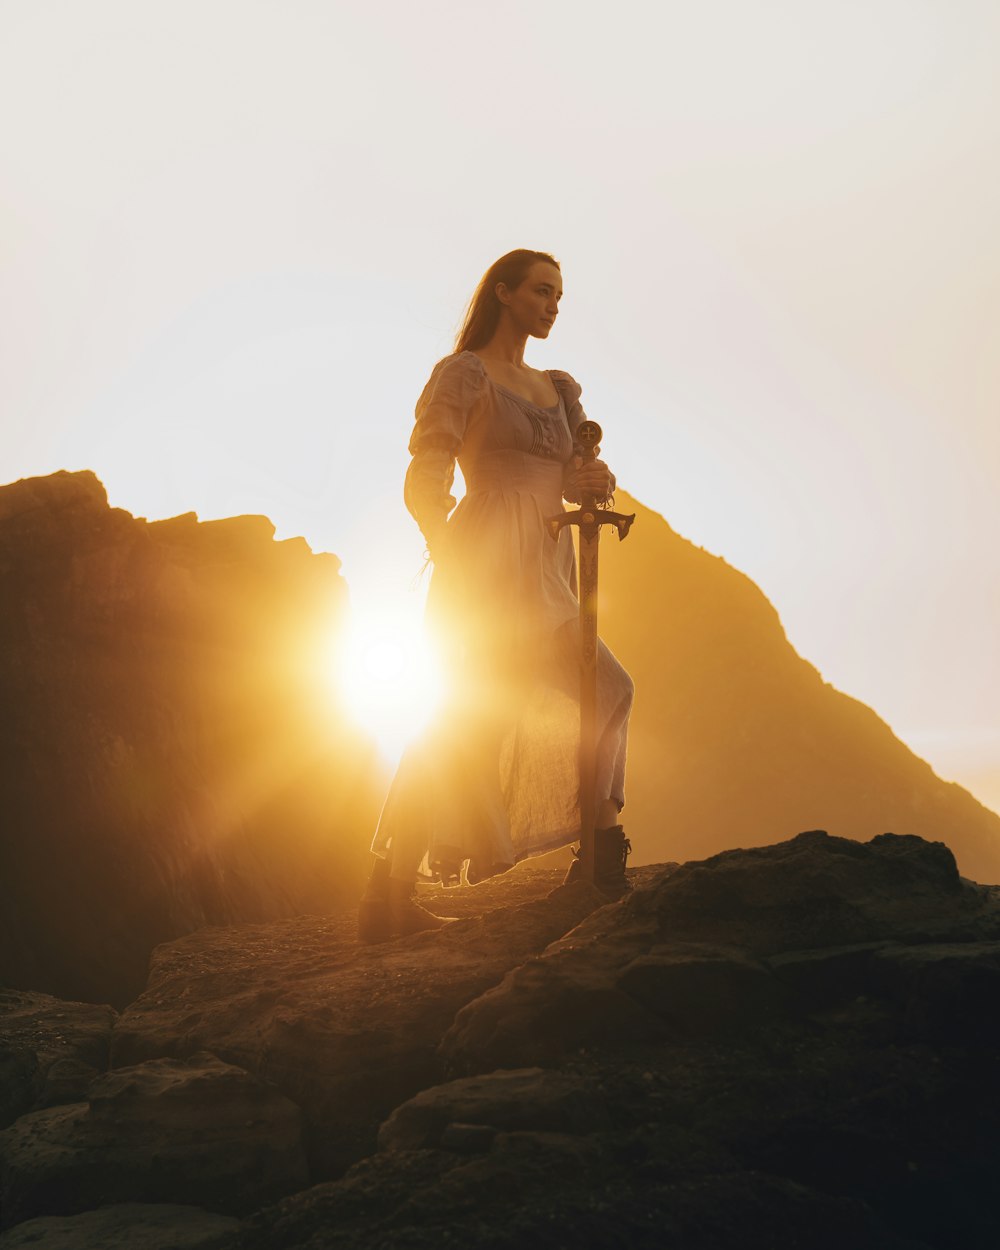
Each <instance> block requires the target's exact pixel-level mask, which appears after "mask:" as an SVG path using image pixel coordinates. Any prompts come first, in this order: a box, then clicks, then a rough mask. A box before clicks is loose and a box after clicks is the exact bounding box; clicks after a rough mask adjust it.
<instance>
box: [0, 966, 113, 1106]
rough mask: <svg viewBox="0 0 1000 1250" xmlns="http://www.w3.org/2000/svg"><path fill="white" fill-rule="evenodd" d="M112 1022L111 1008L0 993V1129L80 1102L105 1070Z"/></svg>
mask: <svg viewBox="0 0 1000 1250" xmlns="http://www.w3.org/2000/svg"><path fill="white" fill-rule="evenodd" d="M116 1019H117V1012H115V1011H114V1010H113V1009H112V1008H111V1007H99V1006H95V1005H94V1004H92V1003H67V1002H63V1001H62V1000H61V999H58V998H51V997H50V996H49V995H48V994H34V993H28V992H25V991H19V990H4V989H0V1128H4V1127H6V1125H8V1124H10V1123H11V1122H12V1121H13V1120H16V1119H17V1117H18V1116H20V1115H24V1113H25V1112H26V1111H30V1110H32V1109H33V1108H36V1107H51V1106H55V1105H56V1104H57V1103H61V1102H76V1101H78V1100H79V1099H81V1098H82V1097H83V1095H84V1091H85V1090H86V1088H87V1086H88V1085H89V1084H90V1082H91V1081H92V1080H93V1079H94V1077H95V1076H97V1075H99V1074H100V1073H101V1072H104V1071H105V1069H106V1068H107V1066H108V1057H109V1054H110V1050H111V1029H112V1026H113V1025H114V1022H115V1020H116Z"/></svg>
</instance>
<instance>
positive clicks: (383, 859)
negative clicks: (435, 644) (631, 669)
mask: <svg viewBox="0 0 1000 1250" xmlns="http://www.w3.org/2000/svg"><path fill="white" fill-rule="evenodd" d="M561 298H562V275H561V273H560V269H559V265H558V263H557V262H556V261H555V260H554V259H553V258H552V257H551V256H549V255H548V254H547V253H545V252H534V251H528V250H526V249H518V250H517V251H513V252H509V253H508V254H507V255H506V256H502V257H501V258H500V259H499V260H498V261H496V262H495V264H493V265H491V266H490V268H489V269H488V270H487V272H486V273H485V275H484V276H483V279H482V281H481V282H480V284H479V286H478V288H477V289H476V293H475V295H474V296H473V298H472V301H471V302H470V305H469V309H468V312H467V314H466V317H465V322H464V324H463V326H462V329H461V331H460V332H459V335H458V339H457V341H456V345H455V352H454V353H453V354H452V355H451V356H446V357H445V358H444V359H443V360H441V361H439V362H438V364H437V365H436V366H435V368H434V371H433V372H432V374H431V377H430V380H429V381H428V383H427V385H426V386H425V387H424V390H423V393H422V394H421V396H420V399H419V400H418V402H417V408H416V425H415V427H414V430H413V435H412V437H411V439H410V453H411V455H412V457H413V459H412V461H411V463H410V467H409V469H408V471H407V475H406V484H405V488H404V497H405V501H406V505H407V507H408V508H409V510H410V512H411V513H412V515H413V517H414V519H415V520H416V522H417V524H418V525H419V526H420V529H421V531H422V532H423V534H424V537H425V538H426V540H427V547H428V551H429V554H430V557H431V559H432V560H433V562H434V566H435V568H434V576H433V578H432V581H431V587H430V591H429V594H428V617H429V620H430V622H431V624H432V627H433V628H434V630H435V631H436V633H437V635H438V638H439V640H440V641H441V642H442V643H443V647H442V650H443V651H444V653H445V654H446V659H447V665H448V669H449V674H450V678H451V686H452V690H451V693H450V695H449V698H448V699H447V701H446V704H445V710H444V711H443V712H442V713H441V714H440V715H439V717H438V718H437V721H436V722H435V724H434V726H433V727H432V728H431V729H430V730H429V731H428V732H427V733H425V734H424V735H423V736H422V738H421V739H420V741H419V742H417V743H415V744H414V745H413V746H412V747H411V748H410V749H409V750H408V751H407V752H406V753H405V755H404V756H403V759H402V761H401V763H400V766H399V769H398V771H397V773H396V777H395V779H394V781H393V783H392V786H391V788H390V791H389V795H388V797H387V799H386V802H385V806H384V808H383V810H382V816H381V818H380V821H379V828H378V832H377V833H376V835H375V841H374V843H373V846H372V850H373V851H374V853H375V855H376V861H375V868H374V869H373V872H372V878H371V881H370V882H369V886H368V890H367V892H366V894H365V897H364V899H363V900H362V904H361V912H360V918H359V927H360V933H361V937H362V938H363V939H365V940H368V941H379V940H383V939H385V938H387V937H392V936H395V935H398V934H402V933H412V932H416V931H417V930H420V929H429V928H437V927H440V926H441V925H442V924H444V923H446V922H445V921H444V920H443V919H441V918H440V917H437V916H434V915H432V914H431V913H430V912H428V911H426V910H425V909H424V908H422V907H420V906H419V905H418V904H417V903H416V902H415V900H414V898H413V894H414V883H415V879H416V875H417V870H418V867H419V865H420V862H421V861H422V859H423V857H424V855H425V853H427V854H429V859H430V862H431V863H437V864H448V865H452V866H456V867H457V866H458V865H460V864H461V863H462V862H463V861H465V860H468V865H469V866H468V877H469V880H470V881H473V882H475V881H477V880H481V879H483V878H484V877H487V876H491V875H494V874H495V873H497V872H502V871H504V870H505V869H507V868H509V867H510V866H511V865H512V864H514V863H516V862H517V861H518V860H520V859H524V858H527V857H528V856H531V855H538V854H542V853H543V852H545V851H550V850H553V849H555V848H556V847H560V846H566V845H568V844H569V843H571V842H573V841H575V840H576V839H577V838H578V837H579V830H580V810H579V741H580V710H579V684H580V677H579V654H580V652H579V604H578V602H577V597H576V578H575V567H574V550H573V540H572V537H571V535H570V532H569V530H568V528H567V527H564V528H563V530H562V533H561V535H560V537H559V539H558V541H554V540H553V539H552V538H551V537H550V535H549V533H548V531H547V530H546V527H545V525H544V521H545V518H546V517H549V516H553V515H556V514H558V513H559V512H561V511H562V508H563V503H562V501H563V498H566V499H571V500H573V499H579V496H580V494H581V492H590V493H592V494H594V495H596V496H597V497H598V499H605V498H607V497H609V496H610V495H611V492H612V491H613V490H614V486H615V480H614V477H613V476H612V474H611V472H610V471H609V469H608V467H607V465H606V464H604V463H603V462H602V461H600V460H594V461H592V462H590V463H587V464H584V462H583V460H582V458H581V456H580V454H579V453H580V448H579V446H577V445H575V443H574V432H575V431H576V430H577V428H578V427H579V425H580V423H581V422H582V421H583V420H585V416H584V412H583V409H582V407H581V406H580V387H579V386H578V385H577V383H576V382H575V381H574V380H573V378H572V377H570V375H569V374H568V373H563V372H561V371H559V370H556V369H549V370H541V369H533V368H531V367H530V366H529V365H526V364H525V363H524V348H525V344H526V343H527V341H528V339H529V338H538V339H546V338H548V336H549V333H550V332H551V330H552V327H553V325H554V324H555V321H556V317H557V316H558V315H559V301H560V299H561ZM456 460H457V462H458V464H459V466H460V467H461V470H462V474H463V476H464V478H465V484H466V494H465V497H464V498H463V499H462V501H461V503H460V504H459V505H458V507H457V508H456V507H455V498H454V496H453V495H452V494H451V488H452V483H453V480H454V474H455V463H456ZM452 509H454V511H452ZM449 514H450V516H449ZM632 693H633V688H632V681H631V678H630V677H629V676H628V674H627V673H626V672H625V670H624V669H623V668H622V667H621V665H620V664H619V663H618V662H617V660H615V658H614V657H613V656H612V655H611V653H610V651H608V650H607V648H606V647H605V646H604V645H603V643H602V644H600V655H599V662H598V728H599V739H598V760H597V786H598V789H597V799H598V805H597V822H596V823H597V834H596V842H595V848H596V859H597V865H598V874H599V884H600V885H601V886H602V888H604V889H605V891H606V892H607V893H609V894H612V895H615V894H619V893H621V892H622V890H623V889H624V888H625V857H626V855H627V853H628V843H627V841H626V839H625V835H624V832H623V830H622V827H621V825H620V824H619V823H618V814H619V812H620V811H621V809H622V806H623V805H624V802H625V795H624V772H625V745H626V733H627V727H628V716H629V711H630V709H631V706H632ZM570 872H571V875H572V873H573V869H571V870H570Z"/></svg>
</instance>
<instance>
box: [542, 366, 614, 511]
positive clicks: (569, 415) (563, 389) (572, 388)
mask: <svg viewBox="0 0 1000 1250" xmlns="http://www.w3.org/2000/svg"><path fill="white" fill-rule="evenodd" d="M549 376H550V377H551V378H552V381H553V382H554V383H555V384H556V388H557V389H558V391H559V393H560V394H561V395H562V399H563V407H564V408H565V409H566V421H567V423H568V425H569V432H570V436H571V437H572V439H573V455H572V457H571V458H570V460H569V461H568V462H567V464H566V466H565V468H564V470H563V497H564V498H565V499H569V500H570V501H572V502H576V503H579V495H578V494H577V492H576V490H575V488H574V484H573V478H574V476H575V474H576V468H577V466H576V457H577V456H579V455H582V453H583V448H582V447H581V446H580V444H579V443H578V442H577V439H576V432H577V430H578V429H579V428H580V426H581V425H582V424H583V422H584V421H586V420H587V414H586V413H585V412H584V410H583V404H581V403H580V396H581V395H582V394H583V388H582V387H581V385H580V383H579V382H578V381H577V380H576V378H574V377H573V376H572V375H571V374H569V373H564V372H563V370H562V369H550V370H549ZM614 488H615V480H614V476H613V475H612V479H611V489H612V490H614Z"/></svg>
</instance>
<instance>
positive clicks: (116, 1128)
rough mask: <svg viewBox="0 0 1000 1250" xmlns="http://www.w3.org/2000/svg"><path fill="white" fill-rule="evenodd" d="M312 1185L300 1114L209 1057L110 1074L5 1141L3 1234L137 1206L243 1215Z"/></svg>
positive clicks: (30, 1119)
mask: <svg viewBox="0 0 1000 1250" xmlns="http://www.w3.org/2000/svg"><path fill="white" fill-rule="evenodd" d="M307 1180H308V1172H307V1169H306V1160H305V1153H304V1151H303V1148H302V1114H301V1112H300V1111H299V1108H298V1107H297V1106H295V1104H294V1103H292V1102H290V1101H289V1100H288V1099H287V1098H284V1097H282V1096H281V1095H280V1094H279V1093H278V1092H277V1091H276V1090H274V1089H273V1088H271V1087H269V1086H266V1085H264V1084H262V1083H261V1082H260V1081H257V1080H256V1079H255V1078H254V1077H252V1076H250V1075H249V1074H248V1073H246V1072H244V1071H242V1070H241V1069H239V1068H235V1067H231V1066H230V1065H228V1064H224V1063H221V1062H220V1061H219V1060H218V1059H216V1058H215V1057H214V1056H213V1055H209V1054H201V1055H195V1056H193V1057H192V1058H191V1059H190V1060H187V1061H178V1060H172V1059H157V1060H153V1061H151V1062H149V1063H143V1064H139V1065H137V1066H135V1067H130V1068H121V1069H119V1070H117V1071H114V1072H109V1073H106V1074H105V1075H103V1076H100V1077H98V1078H97V1079H96V1080H94V1081H93V1082H92V1083H91V1085H90V1086H89V1087H88V1089H87V1094H86V1101H84V1102H80V1103H69V1104H67V1105H65V1106H59V1107H51V1108H49V1109H48V1110H45V1111H35V1112H32V1113H30V1114H29V1115H25V1116H22V1117H21V1118H20V1119H19V1120H17V1121H15V1123H14V1124H13V1125H12V1126H11V1127H10V1128H8V1129H6V1130H5V1131H4V1132H3V1133H2V1134H0V1188H2V1193H3V1223H4V1224H5V1225H10V1224H17V1223H19V1222H21V1221H23V1220H26V1219H30V1218H32V1217H36V1216H43V1215H69V1214H72V1213H74V1212H77V1211H83V1210H87V1209H88V1208H92V1207H95V1206H104V1205H112V1204H116V1203H128V1202H140V1203H171V1204H187V1205H194V1206H211V1207H212V1208H213V1209H214V1210H215V1211H219V1212H222V1213H225V1214H234V1213H242V1212H246V1211H252V1210H254V1209H255V1208H256V1207H258V1206H259V1205H260V1203H261V1201H262V1200H263V1201H266V1200H267V1197H268V1196H270V1197H271V1198H272V1199H273V1198H277V1197H279V1196H281V1195H282V1194H286V1193H288V1192H289V1191H290V1190H294V1189H297V1188H300V1187H301V1186H302V1185H304V1184H305V1183H306V1181H307Z"/></svg>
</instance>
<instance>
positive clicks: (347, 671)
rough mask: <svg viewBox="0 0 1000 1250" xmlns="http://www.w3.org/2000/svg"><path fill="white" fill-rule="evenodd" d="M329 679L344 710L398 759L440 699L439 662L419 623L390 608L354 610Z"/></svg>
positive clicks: (385, 751) (391, 757) (390, 756)
mask: <svg viewBox="0 0 1000 1250" xmlns="http://www.w3.org/2000/svg"><path fill="white" fill-rule="evenodd" d="M333 669H334V671H333V674H332V675H333V678H334V681H335V683H336V687H337V690H338V692H339V694H340V696H341V698H342V699H343V700H344V702H345V704H346V706H347V709H348V711H349V712H350V713H351V714H352V715H353V716H354V718H355V719H356V720H357V721H358V723H359V724H360V726H361V727H362V728H363V729H365V730H366V731H367V732H368V733H370V734H371V735H372V736H373V737H374V738H375V740H376V742H377V743H378V746H379V749H380V751H381V752H382V754H383V755H384V756H385V757H386V759H387V760H388V761H390V762H392V763H395V762H396V761H398V759H399V757H400V755H402V753H403V749H404V748H405V746H406V744H407V743H408V742H409V741H410V739H411V738H413V737H414V736H415V735H416V734H418V733H419V732H420V731H421V730H422V729H423V728H424V727H425V726H426V725H427V724H428V722H429V721H430V719H431V718H432V716H433V715H434V713H435V712H436V711H437V709H438V707H439V706H440V704H441V699H442V694H443V679H442V675H441V666H440V664H439V663H438V662H437V658H436V656H435V655H434V651H433V648H432V647H431V645H430V642H429V640H428V638H427V636H426V633H425V631H424V628H423V623H422V621H420V620H412V619H409V618H407V617H406V616H401V615H399V614H393V613H391V612H388V611H385V612H378V613H376V612H372V611H370V610H369V611H363V612H354V613H352V616H351V622H350V625H349V627H348V630H347V634H346V637H345V638H344V639H343V642H342V644H341V645H339V646H338V648H337V652H336V655H335V657H334V664H333Z"/></svg>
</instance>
